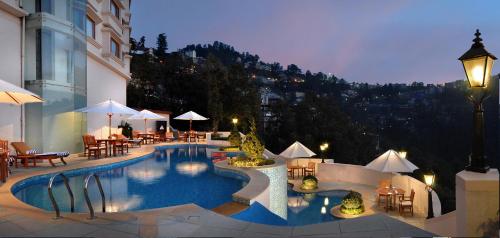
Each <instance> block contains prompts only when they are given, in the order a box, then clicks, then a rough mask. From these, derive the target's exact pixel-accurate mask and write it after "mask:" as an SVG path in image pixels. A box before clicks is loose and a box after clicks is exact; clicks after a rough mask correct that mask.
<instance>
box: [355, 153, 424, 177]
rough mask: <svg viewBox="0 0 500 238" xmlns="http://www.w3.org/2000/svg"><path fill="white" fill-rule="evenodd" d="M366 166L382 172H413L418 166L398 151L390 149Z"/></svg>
mask: <svg viewBox="0 0 500 238" xmlns="http://www.w3.org/2000/svg"><path fill="white" fill-rule="evenodd" d="M365 167H366V168H369V169H373V170H377V171H380V172H396V173H411V172H413V171H414V170H417V169H418V167H417V166H415V165H414V164H412V163H411V162H410V161H408V160H407V159H405V158H403V157H401V155H399V153H398V152H396V151H394V150H388V151H386V152H385V153H383V154H382V155H380V156H379V157H377V158H376V159H374V160H373V161H372V162H370V163H368V164H367V165H366V166H365Z"/></svg>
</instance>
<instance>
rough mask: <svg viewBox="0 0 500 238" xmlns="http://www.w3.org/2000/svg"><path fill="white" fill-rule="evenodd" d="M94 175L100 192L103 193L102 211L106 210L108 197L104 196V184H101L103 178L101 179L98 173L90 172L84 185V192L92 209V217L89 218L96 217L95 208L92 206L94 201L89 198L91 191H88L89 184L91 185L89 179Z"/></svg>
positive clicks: (90, 209)
mask: <svg viewBox="0 0 500 238" xmlns="http://www.w3.org/2000/svg"><path fill="white" fill-rule="evenodd" d="M92 177H94V179H95V181H96V183H97V187H98V188H99V192H100V193H101V199H102V212H106V199H105V198H104V191H103V190H102V185H101V180H100V179H99V176H98V175H97V174H94V173H92V174H89V175H87V177H86V178H85V185H84V187H83V192H84V194H85V201H87V207H88V208H89V211H90V217H89V219H94V218H95V214H94V208H93V207H92V202H91V201H90V198H89V192H88V186H89V181H90V178H92Z"/></svg>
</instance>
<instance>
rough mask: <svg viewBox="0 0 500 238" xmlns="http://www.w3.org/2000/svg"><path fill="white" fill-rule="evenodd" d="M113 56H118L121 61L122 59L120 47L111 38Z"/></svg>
mask: <svg viewBox="0 0 500 238" xmlns="http://www.w3.org/2000/svg"><path fill="white" fill-rule="evenodd" d="M111 54H113V55H114V56H116V57H117V58H119V59H120V58H121V57H120V45H119V44H118V42H116V41H115V40H114V39H113V38H111Z"/></svg>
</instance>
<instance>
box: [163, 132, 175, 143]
mask: <svg viewBox="0 0 500 238" xmlns="http://www.w3.org/2000/svg"><path fill="white" fill-rule="evenodd" d="M174 140H175V137H174V133H173V132H165V142H173V141H174Z"/></svg>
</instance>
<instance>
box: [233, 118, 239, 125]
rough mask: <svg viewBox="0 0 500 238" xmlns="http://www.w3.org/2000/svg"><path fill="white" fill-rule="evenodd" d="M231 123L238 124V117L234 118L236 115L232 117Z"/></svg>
mask: <svg viewBox="0 0 500 238" xmlns="http://www.w3.org/2000/svg"><path fill="white" fill-rule="evenodd" d="M233 124H235V125H236V124H238V118H236V117H235V118H233Z"/></svg>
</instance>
